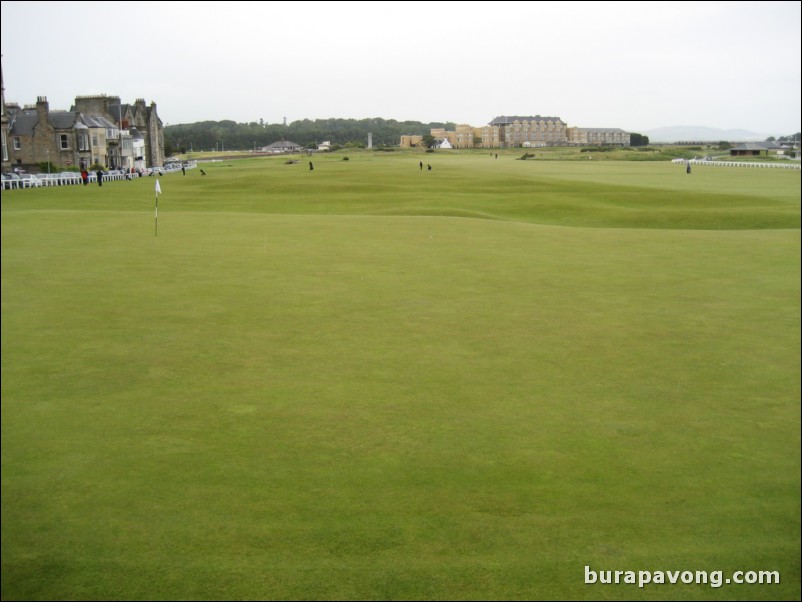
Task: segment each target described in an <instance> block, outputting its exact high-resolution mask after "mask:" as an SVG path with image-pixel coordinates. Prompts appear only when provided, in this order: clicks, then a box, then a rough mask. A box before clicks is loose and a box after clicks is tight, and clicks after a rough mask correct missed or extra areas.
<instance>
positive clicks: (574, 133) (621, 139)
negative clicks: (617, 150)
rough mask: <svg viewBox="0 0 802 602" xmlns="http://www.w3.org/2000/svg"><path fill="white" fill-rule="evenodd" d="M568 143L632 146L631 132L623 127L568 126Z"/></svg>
mask: <svg viewBox="0 0 802 602" xmlns="http://www.w3.org/2000/svg"><path fill="white" fill-rule="evenodd" d="M567 134H568V144H571V145H589V144H592V145H604V144H612V145H616V146H630V134H629V132H625V131H624V130H622V129H621V128H578V127H573V128H568V130H567Z"/></svg>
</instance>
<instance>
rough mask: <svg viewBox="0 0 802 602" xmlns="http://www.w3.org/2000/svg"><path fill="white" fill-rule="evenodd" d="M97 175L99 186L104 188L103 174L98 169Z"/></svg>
mask: <svg viewBox="0 0 802 602" xmlns="http://www.w3.org/2000/svg"><path fill="white" fill-rule="evenodd" d="M95 175H96V176H97V185H98V186H103V172H102V171H101V170H99V169H98V170H97V173H96V174H95Z"/></svg>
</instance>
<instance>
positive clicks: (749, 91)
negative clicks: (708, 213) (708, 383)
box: [1, 0, 802, 136]
mask: <svg viewBox="0 0 802 602" xmlns="http://www.w3.org/2000/svg"><path fill="white" fill-rule="evenodd" d="M1 23H2V54H3V83H4V87H5V95H6V100H7V101H14V102H18V103H20V104H32V103H35V102H36V97H37V96H46V97H47V98H48V101H49V102H50V107H51V109H69V108H70V105H71V104H72V103H73V101H74V98H75V96H83V95H91V94H108V95H116V96H120V97H121V98H122V100H123V101H124V102H133V101H134V100H135V99H136V98H144V99H145V100H146V101H147V102H148V103H150V102H151V101H155V102H156V103H157V105H158V110H159V115H160V116H161V118H162V120H163V121H164V122H166V123H168V124H178V123H192V122H195V121H206V120H214V121H218V120H223V119H232V120H234V121H237V122H251V121H259V119H264V120H265V121H266V122H268V123H276V122H280V121H281V120H282V119H283V118H284V117H286V118H287V120H288V121H289V122H291V121H295V120H298V119H304V118H309V119H316V118H329V117H341V118H355V119H361V118H365V117H383V118H386V119H397V120H416V121H423V122H430V121H452V122H456V123H468V124H471V125H474V126H479V125H483V124H485V123H487V122H488V121H490V120H491V119H492V118H493V117H495V116H497V115H533V114H540V115H553V116H558V117H561V118H562V119H563V120H564V121H566V122H567V123H568V124H569V125H571V126H580V127H620V128H623V129H626V130H628V131H633V132H638V131H645V130H649V129H653V128H656V127H661V126H673V125H696V126H708V127H716V128H723V129H729V128H740V129H746V130H751V131H754V132H759V133H764V134H767V135H774V136H781V135H787V134H792V133H795V132H798V131H799V130H800V113H801V112H802V111H801V110H800V52H801V51H800V48H802V39H801V38H800V2H798V1H794V2H501V1H496V2H291V1H282V2H226V3H219V2H111V3H103V2H99V3H98V2H21V1H10V2H9V1H5V0H4V1H3V2H2V20H1Z"/></svg>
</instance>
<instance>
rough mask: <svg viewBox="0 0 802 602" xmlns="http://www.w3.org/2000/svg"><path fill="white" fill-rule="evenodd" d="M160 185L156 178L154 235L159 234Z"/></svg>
mask: <svg viewBox="0 0 802 602" xmlns="http://www.w3.org/2000/svg"><path fill="white" fill-rule="evenodd" d="M161 191H162V187H161V186H159V179H158V178H156V231H155V236H158V235H159V195H160V194H161Z"/></svg>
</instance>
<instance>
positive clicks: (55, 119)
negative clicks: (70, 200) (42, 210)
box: [0, 72, 164, 173]
mask: <svg viewBox="0 0 802 602" xmlns="http://www.w3.org/2000/svg"><path fill="white" fill-rule="evenodd" d="M0 101H1V103H2V107H0V108H1V109H2V114H1V115H0V133H1V134H2V170H3V171H11V170H12V169H24V170H26V171H30V172H32V173H36V172H38V171H39V169H40V166H41V165H42V164H48V163H49V164H50V165H51V166H52V167H53V169H56V170H58V169H73V168H80V167H86V168H89V167H90V166H92V165H99V166H101V167H105V168H109V169H126V170H128V169H136V170H140V169H142V170H144V169H145V168H146V167H148V166H153V165H162V164H163V163H164V127H163V124H162V122H161V119H159V115H158V113H157V110H156V103H151V104H150V106H147V105H146V104H145V101H144V100H143V99H138V100H137V101H136V102H135V103H134V104H133V105H128V104H123V103H122V102H120V98H119V97H118V96H106V95H101V96H79V97H77V98H76V99H75V105H73V107H72V108H71V109H70V110H69V111H63V110H51V108H50V104H49V103H48V101H47V97H45V96H40V97H38V98H37V99H36V104H35V105H26V106H24V107H20V106H19V105H18V104H16V103H6V99H5V88H4V87H3V83H2V73H1V72H0Z"/></svg>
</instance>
